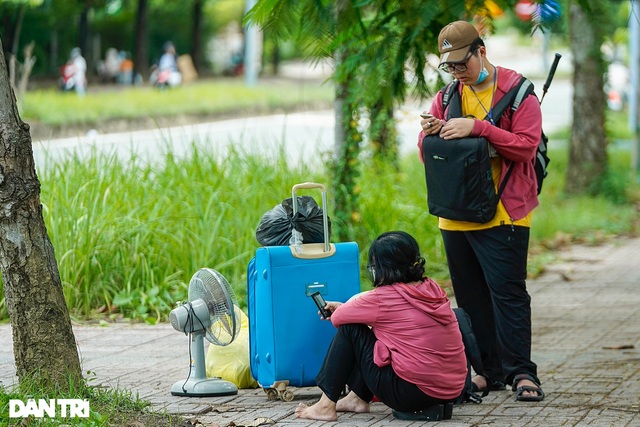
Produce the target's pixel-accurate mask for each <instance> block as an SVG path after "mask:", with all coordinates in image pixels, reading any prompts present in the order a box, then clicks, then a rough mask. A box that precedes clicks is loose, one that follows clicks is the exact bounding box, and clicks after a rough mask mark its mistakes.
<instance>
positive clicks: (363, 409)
mask: <svg viewBox="0 0 640 427" xmlns="http://www.w3.org/2000/svg"><path fill="white" fill-rule="evenodd" d="M370 410H371V406H370V405H369V402H366V401H364V400H362V399H360V397H358V395H357V394H355V393H354V392H352V391H350V392H349V394H347V395H346V396H345V397H343V398H342V399H340V400H338V402H337V403H336V411H338V412H355V413H358V414H363V413H367V412H369V411H370Z"/></svg>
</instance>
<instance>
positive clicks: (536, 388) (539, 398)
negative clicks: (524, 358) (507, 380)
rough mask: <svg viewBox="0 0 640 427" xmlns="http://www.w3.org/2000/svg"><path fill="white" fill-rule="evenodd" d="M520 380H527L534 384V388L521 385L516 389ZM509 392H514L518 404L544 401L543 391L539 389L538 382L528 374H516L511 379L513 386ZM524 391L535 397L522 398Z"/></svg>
mask: <svg viewBox="0 0 640 427" xmlns="http://www.w3.org/2000/svg"><path fill="white" fill-rule="evenodd" d="M522 380H529V381H531V382H532V383H534V384H535V386H530V385H521V386H520V387H518V383H519V382H520V381H522ZM511 390H513V391H515V392H516V400H517V401H519V402H540V401H542V400H544V391H542V388H540V382H538V380H537V379H536V378H535V377H534V376H533V375H530V374H518V375H516V376H515V377H514V378H513V385H512V386H511ZM525 391H528V392H531V393H537V394H538V395H537V396H523V393H524V392H525Z"/></svg>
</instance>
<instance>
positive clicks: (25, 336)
mask: <svg viewBox="0 0 640 427" xmlns="http://www.w3.org/2000/svg"><path fill="white" fill-rule="evenodd" d="M1 47H2V41H1V40H0V55H1V56H0V64H3V63H4V54H3V53H2V49H1ZM0 211H1V212H2V216H1V217H0V269H1V271H2V280H3V286H4V293H5V300H6V304H7V311H8V313H9V318H10V319H11V325H12V330H13V352H14V358H15V363H16V373H17V375H18V378H19V379H20V381H22V380H24V379H27V378H32V379H33V380H35V381H37V382H39V383H40V384H43V385H46V386H56V387H61V388H63V387H68V386H69V385H70V383H69V381H72V383H74V384H76V385H77V384H78V381H79V380H81V379H82V371H81V368H80V361H79V358H78V352H77V349H76V341H75V337H74V335H73V330H72V328H71V320H70V318H69V312H68V310H67V305H66V302H65V299H64V294H63V292H62V283H61V281H60V273H59V272H58V266H57V263H56V258H55V254H54V250H53V246H52V244H51V240H50V239H49V236H48V235H47V230H46V227H45V223H44V218H43V216H42V205H41V204H40V182H39V181H38V176H37V174H36V170H35V161H34V159H33V150H32V146H31V136H30V134H29V125H27V124H25V123H24V122H23V121H22V119H21V118H20V115H19V113H18V108H17V106H16V99H15V96H14V94H13V92H12V90H11V88H10V87H9V76H8V75H7V70H6V68H5V67H4V66H2V67H0Z"/></svg>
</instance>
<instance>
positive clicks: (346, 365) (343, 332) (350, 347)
mask: <svg viewBox="0 0 640 427" xmlns="http://www.w3.org/2000/svg"><path fill="white" fill-rule="evenodd" d="M375 342H376V337H375V335H374V334H373V332H372V331H371V329H370V328H369V327H368V326H366V325H360V324H349V325H342V326H340V327H339V328H338V332H337V333H336V335H335V337H334V338H333V341H332V342H331V345H330V346H329V350H328V351H327V355H326V357H325V359H324V362H323V364H322V368H320V372H319V373H318V375H317V376H316V383H317V384H318V387H320V389H321V390H322V391H323V392H324V394H326V395H327V397H328V398H329V399H331V400H332V401H334V402H337V401H338V399H339V398H340V394H341V393H342V391H343V390H344V388H345V385H348V386H349V389H350V390H351V391H353V392H354V393H355V394H356V395H358V397H359V398H361V399H362V400H364V401H366V402H370V401H371V399H373V396H374V395H375V396H376V397H377V398H378V400H380V401H381V402H383V403H384V404H386V405H387V406H389V407H390V408H392V409H395V410H398V411H403V412H409V411H419V410H421V409H425V408H428V407H429V406H433V405H436V404H438V403H443V402H445V401H444V400H442V399H436V398H433V397H430V396H428V395H426V394H425V393H424V392H422V390H420V389H419V388H418V387H417V386H416V385H414V384H412V383H410V382H408V381H405V380H403V379H402V378H400V377H398V376H397V375H396V373H395V372H394V371H393V368H391V365H387V366H385V367H383V368H380V367H378V366H377V365H376V364H375V363H373V346H374V344H375ZM424 369H427V367H424Z"/></svg>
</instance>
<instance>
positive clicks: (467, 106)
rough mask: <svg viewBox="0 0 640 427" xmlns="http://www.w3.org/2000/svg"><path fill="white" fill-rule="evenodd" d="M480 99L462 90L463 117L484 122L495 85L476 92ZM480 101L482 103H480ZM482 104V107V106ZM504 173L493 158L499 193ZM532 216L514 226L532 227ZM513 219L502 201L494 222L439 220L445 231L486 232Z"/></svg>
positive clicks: (496, 159) (498, 161) (494, 176)
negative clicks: (501, 175)
mask: <svg viewBox="0 0 640 427" xmlns="http://www.w3.org/2000/svg"><path fill="white" fill-rule="evenodd" d="M476 95H477V96H478V98H477V99H476V96H475V95H474V94H473V92H472V91H471V89H470V88H469V87H468V86H463V88H462V115H463V116H466V115H472V116H473V117H475V118H477V119H478V120H483V119H484V118H485V117H486V115H487V113H486V111H485V110H484V109H483V108H482V105H484V106H485V108H486V109H487V110H489V106H490V105H491V101H492V99H491V98H492V95H493V85H492V86H489V87H488V88H487V89H485V90H483V91H482V92H476ZM478 100H480V102H478ZM480 103H482V105H481V104H480ZM501 172H502V158H501V157H500V156H499V155H498V156H496V157H492V158H491V175H492V177H493V183H494V185H495V187H496V191H498V182H500V174H501ZM531 216H532V212H529V214H528V215H527V216H526V217H524V218H522V219H519V220H517V221H513V225H520V226H523V227H530V226H531ZM511 223H512V222H511V218H510V217H509V214H508V213H507V210H506V209H505V207H504V205H503V204H502V200H500V201H499V202H498V208H497V209H496V215H495V216H494V217H493V219H492V220H490V221H488V222H485V223H483V224H480V223H477V222H467V221H455V220H452V219H446V218H439V220H438V227H440V228H441V229H443V230H450V231H471V230H485V229H487V228H492V227H497V226H499V225H504V224H511Z"/></svg>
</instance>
